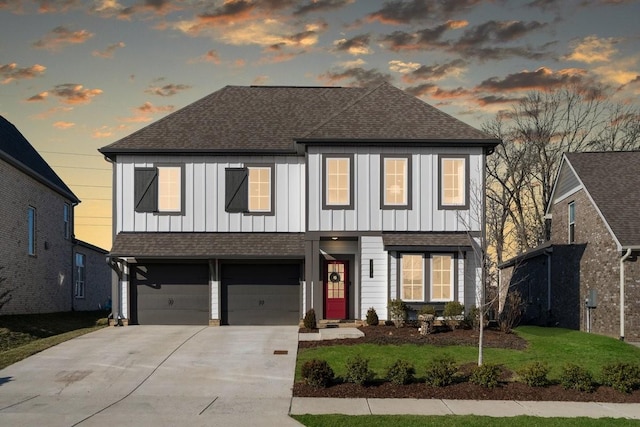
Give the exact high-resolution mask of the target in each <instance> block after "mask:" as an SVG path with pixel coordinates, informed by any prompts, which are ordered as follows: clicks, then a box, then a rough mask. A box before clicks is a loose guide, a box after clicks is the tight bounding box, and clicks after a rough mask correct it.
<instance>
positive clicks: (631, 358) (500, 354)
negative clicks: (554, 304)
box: [296, 326, 640, 381]
mask: <svg viewBox="0 0 640 427" xmlns="http://www.w3.org/2000/svg"><path fill="white" fill-rule="evenodd" d="M515 333H516V334H518V335H519V336H520V337H522V338H524V339H525V340H526V341H527V342H528V343H529V345H528V348H527V349H526V350H506V349H496V348H485V349H484V361H485V363H496V364H503V365H505V366H506V367H508V368H509V369H511V370H513V371H516V370H517V369H518V368H519V367H521V366H522V365H524V364H526V363H528V362H532V361H543V362H546V363H547V364H548V365H549V367H550V372H549V378H550V379H557V378H558V377H559V375H560V372H561V368H562V366H564V365H565V364H566V363H576V364H578V365H580V366H582V367H584V368H586V369H588V370H589V371H591V373H592V374H593V375H594V376H595V377H596V378H597V377H598V376H599V374H600V369H601V367H602V366H603V365H606V364H608V363H611V362H618V361H619V362H635V363H640V348H637V347H634V346H631V345H629V344H626V343H624V342H620V341H619V340H616V339H614V338H609V337H604V336H600V335H595V334H587V333H584V332H579V331H573V330H568V329H561V328H541V327H536V326H522V327H519V328H517V329H516V330H515ZM445 354H446V355H449V356H451V357H453V358H454V359H455V360H456V362H457V363H459V364H464V363H476V362H477V360H478V349H477V347H470V346H446V347H441V346H432V345H412V344H406V345H374V344H359V345H349V346H342V345H335V346H327V347H318V348H314V349H300V350H299V351H298V362H297V366H296V381H299V380H300V378H301V376H300V369H301V367H302V365H303V364H304V362H305V361H307V360H310V359H323V360H326V361H327V362H328V363H329V365H330V366H331V367H332V368H333V370H334V371H335V373H336V376H342V375H343V374H344V372H345V369H344V366H345V363H346V361H347V360H348V359H349V358H351V357H353V356H356V355H360V356H362V357H366V358H369V359H370V367H371V369H373V370H374V371H375V372H376V376H377V377H378V378H384V375H385V372H386V369H387V367H388V366H389V365H391V364H392V363H393V362H394V361H395V360H396V359H398V358H400V359H405V360H409V361H413V363H414V364H415V368H416V376H417V377H422V376H423V375H424V371H425V367H426V365H427V364H428V363H429V362H430V361H431V360H433V359H434V358H436V357H441V356H443V355H445Z"/></svg>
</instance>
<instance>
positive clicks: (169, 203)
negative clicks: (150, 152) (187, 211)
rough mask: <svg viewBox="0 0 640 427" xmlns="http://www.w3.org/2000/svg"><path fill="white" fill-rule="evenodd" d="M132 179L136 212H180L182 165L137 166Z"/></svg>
mask: <svg viewBox="0 0 640 427" xmlns="http://www.w3.org/2000/svg"><path fill="white" fill-rule="evenodd" d="M134 180H135V183H134V186H135V189H134V198H135V210H136V212H158V213H182V199H183V190H182V188H183V182H182V181H183V170H182V166H168V165H167V166H158V167H155V168H138V169H136V170H135V176H134Z"/></svg>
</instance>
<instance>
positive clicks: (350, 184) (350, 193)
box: [322, 154, 355, 210]
mask: <svg viewBox="0 0 640 427" xmlns="http://www.w3.org/2000/svg"><path fill="white" fill-rule="evenodd" d="M330 160H346V162H347V179H348V181H347V203H329V167H328V164H329V161H330ZM322 162H323V163H322V181H323V182H322V186H323V189H322V190H323V195H322V208H323V209H349V210H350V209H353V207H354V180H355V177H354V162H355V160H354V156H353V155H352V154H346V155H345V154H325V155H324V156H323V158H322Z"/></svg>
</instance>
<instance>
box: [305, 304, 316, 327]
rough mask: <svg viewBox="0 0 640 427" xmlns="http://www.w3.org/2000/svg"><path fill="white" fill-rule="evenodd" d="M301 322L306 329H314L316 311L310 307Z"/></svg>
mask: <svg viewBox="0 0 640 427" xmlns="http://www.w3.org/2000/svg"><path fill="white" fill-rule="evenodd" d="M302 324H303V325H304V327H305V328H307V329H315V328H316V311H315V310H314V309H313V308H312V309H310V310H309V311H307V313H306V314H305V315H304V319H303V321H302Z"/></svg>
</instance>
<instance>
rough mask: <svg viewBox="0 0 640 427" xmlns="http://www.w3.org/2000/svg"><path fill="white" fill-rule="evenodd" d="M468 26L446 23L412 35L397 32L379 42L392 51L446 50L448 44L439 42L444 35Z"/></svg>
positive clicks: (464, 23)
mask: <svg viewBox="0 0 640 427" xmlns="http://www.w3.org/2000/svg"><path fill="white" fill-rule="evenodd" d="M468 24H469V23H468V22H467V21H447V22H445V23H444V24H441V25H438V26H436V27H432V28H424V29H422V30H419V31H416V32H413V33H407V32H405V31H400V30H397V31H394V32H393V33H391V34H387V35H385V36H382V37H381V38H380V41H381V42H382V43H383V44H384V45H386V46H387V47H388V48H389V49H390V50H392V51H401V50H431V49H435V48H447V47H448V46H449V42H445V41H441V40H440V39H441V37H442V36H443V35H444V33H446V32H447V31H449V30H456V29H459V28H463V27H465V26H467V25H468Z"/></svg>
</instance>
